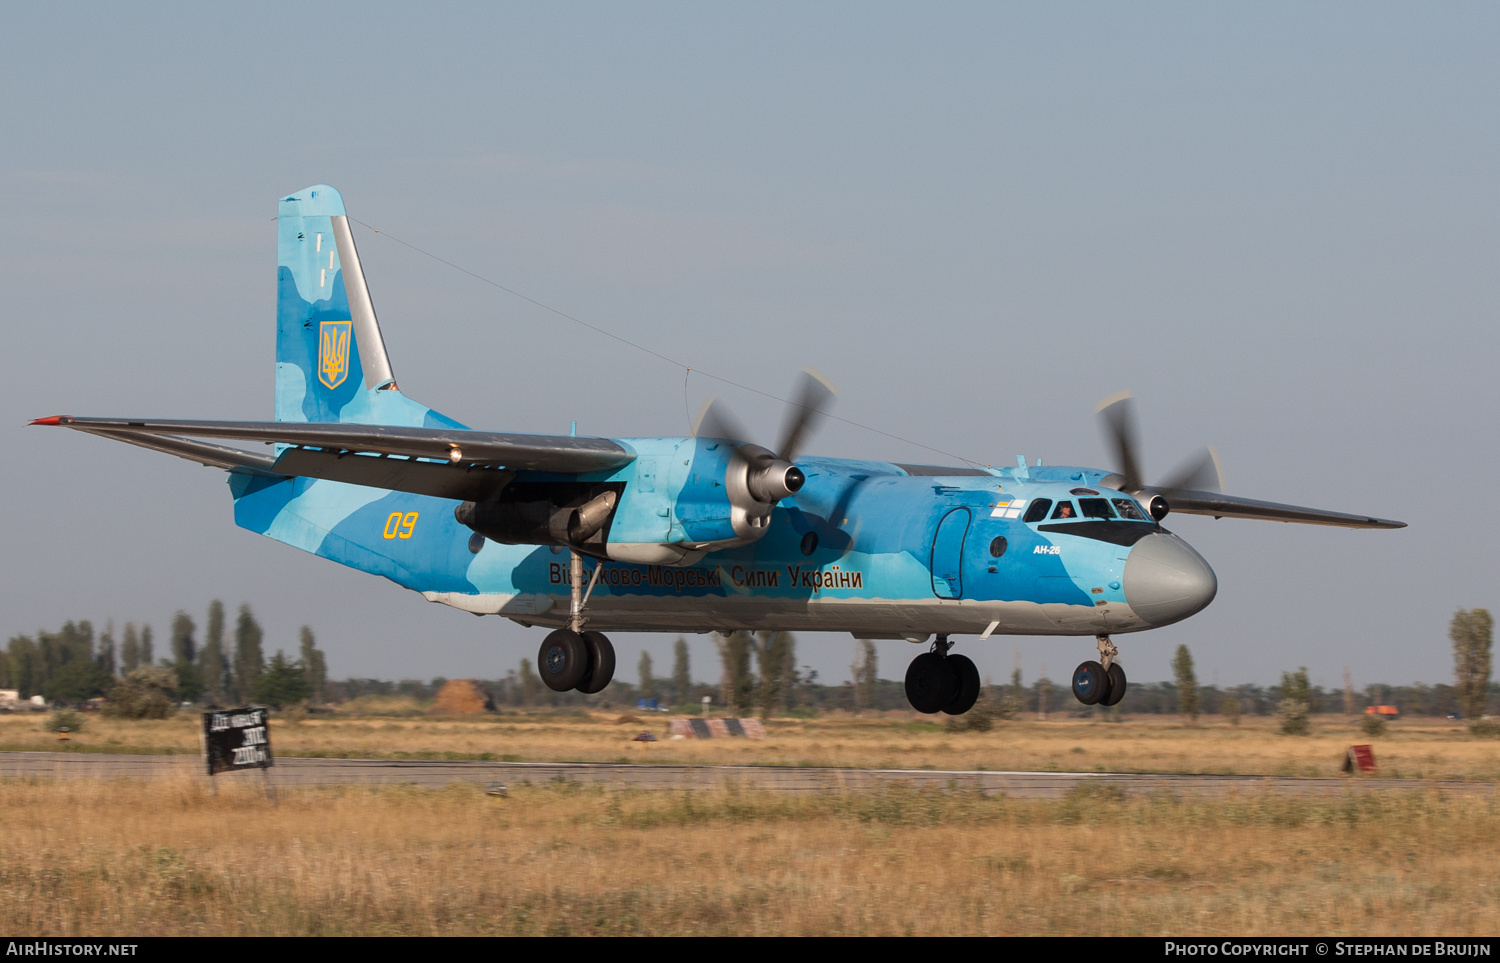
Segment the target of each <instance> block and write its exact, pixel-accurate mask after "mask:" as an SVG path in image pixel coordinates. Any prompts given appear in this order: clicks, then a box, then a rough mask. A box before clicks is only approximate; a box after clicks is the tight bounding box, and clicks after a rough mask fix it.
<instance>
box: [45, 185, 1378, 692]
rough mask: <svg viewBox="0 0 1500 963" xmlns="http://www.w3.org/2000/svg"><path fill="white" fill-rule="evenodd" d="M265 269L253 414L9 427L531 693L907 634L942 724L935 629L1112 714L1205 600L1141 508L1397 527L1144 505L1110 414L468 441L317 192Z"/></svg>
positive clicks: (1142, 488) (1223, 503)
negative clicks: (1064, 444) (822, 635)
mask: <svg viewBox="0 0 1500 963" xmlns="http://www.w3.org/2000/svg"><path fill="white" fill-rule="evenodd" d="M277 250H278V268H277V291H276V420H275V421H230V422H221V421H160V420H151V419H144V418H142V419H134V418H82V417H78V418H75V417H70V416H54V417H50V418H40V419H38V420H36V421H35V422H33V424H38V425H59V426H64V427H68V428H74V429H77V430H79V431H84V432H88V433H90V434H95V435H102V436H104V437H106V438H113V439H115V440H117V441H124V442H129V443H131V444H134V445H140V446H143V447H146V448H152V449H155V450H157V451H162V452H166V453H168V454H172V455H177V456H179V457H182V458H187V459H191V460H193V461H197V462H200V463H202V464H205V465H210V466H215V467H218V468H223V469H227V470H228V472H229V488H230V492H231V493H232V495H233V498H234V518H235V522H236V523H237V524H238V525H240V526H241V527H243V528H248V529H250V530H251V531H255V532H260V533H261V534H263V535H267V536H269V537H271V538H274V539H276V540H278V541H282V542H285V543H287V544H288V545H292V546H295V547H297V548H300V549H302V550H304V551H307V552H312V553H314V554H316V555H320V556H322V557H324V558H327V559H331V560H333V561H335V562H339V563H341V564H344V565H348V566H352V567H353V568H357V569H360V570H361V571H365V572H371V573H373V574H376V575H383V576H385V577H386V578H388V579H391V580H392V581H394V582H396V583H397V584H399V585H402V586H405V587H406V588H409V589H412V590H413V591H416V592H420V593H422V595H424V596H425V597H426V598H428V599H429V600H431V601H434V602H442V603H444V604H447V605H452V606H454V607H456V608H460V609H463V610H465V611H467V612H473V613H475V614H478V615H503V616H505V617H507V618H510V619H513V620H514V621H516V622H519V623H521V624H522V625H526V626H533V625H535V626H542V627H545V628H547V629H550V631H549V632H548V634H547V636H546V638H545V639H544V640H543V641H542V645H541V651H540V653H539V656H538V660H537V661H538V668H539V671H540V673H541V676H542V678H543V680H544V681H545V682H546V683H547V685H548V686H550V687H551V688H552V689H554V690H557V691H567V690H569V689H577V690H579V691H581V692H598V691H599V690H601V689H603V688H604V687H605V686H606V685H608V684H609V681H610V679H611V677H612V676H613V674H614V665H615V656H614V648H613V646H612V645H611V644H610V642H609V639H608V638H607V637H606V636H605V635H604V634H602V633H603V632H605V631H613V632H647V631H652V632H662V631H666V632H672V631H694V632H706V631H718V632H725V633H727V632H733V631H737V630H753V631H790V630H809V631H820V632H841V633H842V632H847V633H850V634H852V635H854V636H855V637H857V638H868V639H892V638H896V639H907V640H909V641H911V642H914V643H919V644H920V643H926V642H928V640H931V643H930V645H929V646H928V647H927V648H926V649H925V650H924V651H923V652H922V653H921V654H920V655H918V656H917V657H916V658H915V659H913V660H912V663H911V666H910V668H909V669H908V670H907V673H906V693H907V697H908V698H909V699H910V701H911V704H912V706H913V707H914V708H916V709H917V710H919V711H921V712H928V713H932V712H946V713H950V714H959V713H963V712H966V711H968V710H969V708H971V707H972V706H973V704H974V701H975V699H976V697H977V696H978V693H979V688H980V680H979V673H978V670H977V669H976V668H975V666H974V663H973V662H972V661H971V660H970V659H968V658H966V657H964V656H963V655H961V654H958V653H954V652H951V651H950V650H951V648H952V646H953V644H954V639H955V637H958V636H976V637H977V638H978V639H979V640H981V641H983V640H986V639H989V638H990V637H992V636H994V635H996V634H1002V635H1004V634H1017V635H1062V636H1084V637H1087V636H1093V637H1095V639H1096V640H1097V646H1098V650H1099V655H1100V658H1099V660H1098V661H1094V660H1092V659H1090V660H1088V661H1085V662H1084V663H1083V664H1081V665H1080V666H1079V667H1078V669H1077V670H1076V671H1075V672H1074V674H1073V680H1072V683H1073V692H1074V694H1075V695H1076V696H1077V697H1078V699H1079V700H1081V701H1082V702H1084V703H1087V704H1103V705H1114V704H1115V703H1117V702H1119V700H1120V698H1121V697H1122V696H1124V694H1125V687H1126V680H1125V673H1124V670H1123V669H1121V667H1120V663H1119V662H1118V661H1117V660H1116V657H1117V656H1118V650H1117V649H1116V648H1115V645H1114V643H1113V642H1112V641H1111V636H1113V635H1117V634H1121V633H1127V632H1139V631H1142V630H1144V629H1151V628H1156V627H1158V626H1163V625H1170V624H1172V623H1173V622H1177V621H1179V620H1181V619H1185V618H1187V617H1188V616H1190V615H1193V614H1194V613H1196V612H1198V611H1200V610H1202V609H1203V608H1204V607H1205V606H1206V605H1208V603H1209V602H1211V601H1212V600H1213V598H1214V594H1215V592H1216V591H1217V589H1218V582H1217V580H1216V579H1215V577H1214V573H1213V570H1212V569H1211V568H1209V566H1208V563H1207V562H1205V561H1204V560H1203V558H1202V557H1201V556H1199V555H1198V553H1197V552H1195V551H1193V549H1192V548H1191V547H1190V546H1189V545H1188V544H1187V543H1186V542H1184V541H1183V540H1182V539H1181V538H1178V537H1177V536H1176V535H1174V534H1172V533H1171V532H1169V531H1167V530H1166V529H1165V528H1163V527H1162V525H1161V522H1162V520H1163V519H1165V518H1166V517H1167V514H1168V513H1169V512H1185V513H1191V514H1198V515H1213V516H1219V517H1224V516H1230V517H1237V518H1258V519H1269V520H1274V521H1283V522H1303V523H1307V524H1313V525H1337V526H1345V527H1350V528H1400V527H1402V524H1403V523H1401V522H1396V521H1389V520H1386V519H1380V518H1369V517H1365V516H1358V515H1346V514H1342V513H1338V512H1327V511H1318V510H1314V509H1308V508H1298V507H1296V506H1291V505H1279V504H1274V503H1270V502H1263V501H1257V500H1254V499H1248V498H1238V497H1234V496H1230V495H1224V494H1220V493H1218V491H1217V490H1209V489H1217V488H1219V487H1221V486H1220V485H1218V484H1216V482H1217V480H1218V477H1219V476H1218V471H1217V461H1216V460H1215V459H1213V458H1211V457H1205V458H1203V459H1201V460H1200V461H1199V462H1198V463H1197V465H1196V466H1195V467H1192V468H1190V469H1188V470H1186V471H1184V472H1180V473H1179V475H1178V476H1177V477H1175V478H1173V479H1172V480H1170V481H1167V482H1166V483H1164V484H1161V485H1157V486H1150V485H1147V484H1146V483H1145V481H1144V479H1142V477H1141V474H1140V471H1139V469H1138V464H1139V459H1138V457H1137V454H1136V444H1135V439H1134V429H1133V426H1132V425H1133V423H1132V420H1131V414H1130V408H1129V402H1128V399H1127V398H1125V397H1120V398H1117V399H1114V400H1113V402H1112V403H1106V405H1105V406H1103V408H1102V411H1103V416H1104V423H1105V427H1106V431H1107V433H1108V434H1109V436H1110V438H1111V441H1112V443H1113V445H1114V447H1115V452H1116V455H1117V458H1118V471H1105V470H1100V469H1095V468H1064V467H1045V468H1044V467H1042V466H1041V465H1040V464H1039V463H1038V464H1036V465H1028V464H1027V463H1026V462H1025V461H1024V460H1021V459H1018V463H1017V464H1016V465H1015V466H1013V467H1006V468H957V467H954V468H948V467H934V466H927V465H898V464H892V463H890V462H883V461H854V460H849V459H835V458H815V457H812V456H808V455H804V454H802V450H801V449H802V442H803V441H804V440H805V438H806V435H807V432H808V430H809V429H810V428H811V427H812V425H813V423H814V422H815V421H816V420H817V418H818V416H819V414H820V413H821V412H822V411H823V409H824V408H825V407H826V406H827V404H828V402H829V401H830V400H831V398H832V392H831V391H830V390H829V388H828V387H827V385H826V382H824V381H822V380H821V379H820V378H818V377H816V376H813V375H812V374H811V373H809V374H808V375H807V376H806V379H805V380H804V382H803V384H802V386H801V394H800V396H799V397H798V399H797V404H795V405H794V406H793V407H792V417H791V419H790V424H789V426H788V428H787V430H786V432H785V436H784V438H783V439H782V440H781V442H780V444H779V445H778V447H777V448H776V449H775V450H771V449H768V448H763V447H760V446H758V445H755V444H751V443H750V442H749V441H747V440H746V439H745V437H744V435H743V433H742V432H739V431H737V430H736V429H734V428H733V427H732V424H733V423H732V422H731V421H729V419H728V418H727V416H726V415H725V414H724V413H723V412H722V411H721V410H719V409H716V408H714V407H713V406H712V405H710V406H709V407H707V408H706V409H705V411H704V413H703V415H702V416H700V418H699V422H698V427H697V430H696V432H695V435H694V436H693V437H688V438H621V439H609V438H586V437H574V436H552V435H528V434H510V433H499V432H491V431H477V430H473V429H470V428H468V427H466V426H465V425H462V424H460V423H459V422H457V421H454V420H453V419H452V418H449V417H447V416H446V415H441V414H439V413H437V412H436V411H433V410H432V409H430V408H427V407H425V406H423V405H421V404H418V403H417V402H415V401H413V400H411V399H410V398H408V397H406V395H404V394H402V393H401V391H400V390H399V389H398V388H397V387H396V379H395V376H394V375H393V374H392V371H391V363H390V360H389V359H388V358H387V357H386V351H385V345H384V343H383V342H382V339H381V334H380V327H379V325H378V324H377V323H376V320H375V310H374V307H373V306H372V304H371V302H370V295H369V291H368V289H367V288H366V285H365V277H364V273H363V271H362V270H361V268H360V262H359V254H358V252H357V251H356V250H355V245H354V238H353V236H352V235H351V233H350V229H349V221H348V218H347V216H346V214H345V211H344V202H343V199H342V198H341V197H340V196H339V193H338V192H337V191H336V190H334V189H333V188H331V187H327V186H322V185H320V186H317V187H310V188H307V189H306V190H302V191H298V192H297V193H296V194H293V195H291V196H290V197H284V198H282V199H281V202H280V205H279V217H278V220H277ZM205 438H212V439H231V440H235V441H241V442H261V443H266V444H270V445H273V446H274V447H273V448H272V449H271V451H272V452H274V454H271V453H262V452H250V451H244V450H241V449H239V448H235V447H227V446H224V445H220V444H215V443H213V442H208V441H202V440H199V439H205ZM1208 454H1209V455H1211V452H1210V453H1208Z"/></svg>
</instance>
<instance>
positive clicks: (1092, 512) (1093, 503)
mask: <svg viewBox="0 0 1500 963" xmlns="http://www.w3.org/2000/svg"><path fill="white" fill-rule="evenodd" d="M1078 507H1079V509H1080V510H1082V512H1083V517H1084V518H1114V517H1115V513H1114V510H1113V509H1112V508H1110V507H1109V499H1108V498H1080V499H1078Z"/></svg>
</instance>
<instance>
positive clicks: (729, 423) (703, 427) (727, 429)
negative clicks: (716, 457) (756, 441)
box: [693, 398, 750, 443]
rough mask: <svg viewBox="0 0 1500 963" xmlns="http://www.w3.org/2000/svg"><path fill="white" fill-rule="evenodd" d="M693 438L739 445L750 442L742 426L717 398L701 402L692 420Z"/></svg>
mask: <svg viewBox="0 0 1500 963" xmlns="http://www.w3.org/2000/svg"><path fill="white" fill-rule="evenodd" d="M693 437H695V438H722V439H723V440H724V441H735V442H741V443H748V442H749V440H750V435H749V433H748V432H746V431H745V428H744V426H743V425H741V424H740V423H739V422H738V421H737V420H736V419H735V417H734V416H733V415H731V414H730V413H729V409H728V408H727V407H725V406H724V403H723V402H721V401H719V400H718V399H717V398H708V399H707V400H705V401H704V402H703V407H702V408H700V409H698V417H697V418H695V419H694V420H693Z"/></svg>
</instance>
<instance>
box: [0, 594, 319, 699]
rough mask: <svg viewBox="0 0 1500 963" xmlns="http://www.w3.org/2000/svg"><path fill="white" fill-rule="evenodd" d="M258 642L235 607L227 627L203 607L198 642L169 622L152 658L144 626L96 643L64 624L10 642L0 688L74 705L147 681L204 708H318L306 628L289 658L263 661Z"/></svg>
mask: <svg viewBox="0 0 1500 963" xmlns="http://www.w3.org/2000/svg"><path fill="white" fill-rule="evenodd" d="M264 637H265V633H264V631H263V630H262V628H261V626H260V623H259V622H258V621H257V620H256V618H255V615H254V614H253V613H252V612H251V610H250V606H249V605H241V606H240V608H239V613H238V614H237V616H236V617H235V620H234V625H233V626H232V628H231V627H229V626H227V625H226V619H225V613H224V604H223V603H222V602H220V601H219V600H217V599H215V600H214V601H213V602H211V603H209V606H208V613H207V619H206V623H205V627H204V631H203V634H202V636H201V637H200V636H199V633H198V625H197V623H196V622H195V621H194V620H193V617H192V616H190V615H189V614H188V613H187V612H184V611H178V612H177V613H176V614H175V615H174V616H173V617H172V626H171V629H170V631H169V633H168V640H167V651H166V652H165V653H163V655H162V657H161V658H159V659H158V658H157V656H156V645H155V637H154V635H153V633H152V630H151V626H149V625H141V626H137V625H136V624H135V623H134V622H126V623H125V624H124V626H123V627H122V629H121V631H120V634H119V637H118V638H116V635H115V630H114V625H113V623H106V624H105V628H104V631H103V632H101V633H99V634H98V635H97V637H96V635H95V632H94V626H93V624H92V623H91V622H89V621H87V620H83V621H78V622H65V623H63V626H62V628H61V629H59V630H58V631H56V632H47V631H39V632H37V633H35V634H34V635H16V636H12V637H11V639H10V640H9V642H8V643H7V644H6V647H5V652H4V653H3V655H0V689H17V690H19V692H20V696H21V698H23V699H28V698H30V697H32V696H34V695H40V696H43V697H44V698H46V699H47V700H49V701H52V702H72V703H78V702H84V701H86V700H88V699H92V698H94V697H96V696H107V695H108V694H109V693H110V692H111V691H112V690H114V689H115V688H116V687H117V686H118V685H119V684H120V683H121V682H123V681H126V680H130V679H132V678H134V679H136V680H137V682H141V683H142V684H145V683H144V682H143V680H145V679H147V678H149V679H150V680H151V681H150V684H149V688H152V689H153V690H154V691H158V692H161V693H163V694H165V695H170V697H171V698H173V699H180V700H184V701H188V702H201V703H203V704H205V705H227V704H238V703H247V702H258V703H264V704H267V705H287V704H291V703H296V702H301V701H303V700H312V701H315V702H316V701H322V700H323V699H324V698H325V689H326V687H327V681H328V663H327V659H326V658H325V657H324V654H323V652H322V650H320V649H319V648H318V647H317V642H316V639H315V638H314V636H313V632H312V629H310V628H309V627H307V626H303V627H302V631H301V638H300V640H299V641H300V645H299V650H298V653H297V657H296V658H288V657H287V656H286V654H285V653H284V652H283V651H281V650H279V649H278V650H277V652H276V654H275V655H273V656H271V658H270V659H269V660H267V659H266V656H265V651H264V641H265V638H264ZM163 672H165V673H166V674H165V675H163Z"/></svg>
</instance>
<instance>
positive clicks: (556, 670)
mask: <svg viewBox="0 0 1500 963" xmlns="http://www.w3.org/2000/svg"><path fill="white" fill-rule="evenodd" d="M568 582H569V585H570V586H571V588H572V600H571V603H570V605H569V606H568V627H567V628H565V629H554V630H553V631H551V632H549V633H547V637H546V638H545V639H543V640H542V648H541V650H540V651H539V652H538V653H537V657H536V668H537V672H538V673H539V674H540V675H541V677H542V681H543V682H545V683H546V684H547V688H549V689H551V690H552V691H554V692H567V691H568V690H569V689H577V690H578V691H579V692H583V693H593V692H599V691H602V690H603V689H604V687H605V686H607V685H609V681H610V679H612V678H614V675H615V647H614V646H613V645H611V644H610V641H609V638H608V637H606V636H605V635H604V633H602V632H585V631H584V630H583V626H584V623H585V622H587V621H588V620H587V619H585V618H584V616H583V607H584V606H585V605H586V604H588V600H589V596H590V595H592V594H593V592H594V586H595V585H596V584H598V582H599V566H598V565H595V566H594V575H593V577H592V578H591V579H589V584H588V587H587V589H585V588H584V584H583V556H582V555H580V554H579V553H578V552H573V557H572V559H571V560H570V561H569V563H568Z"/></svg>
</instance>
